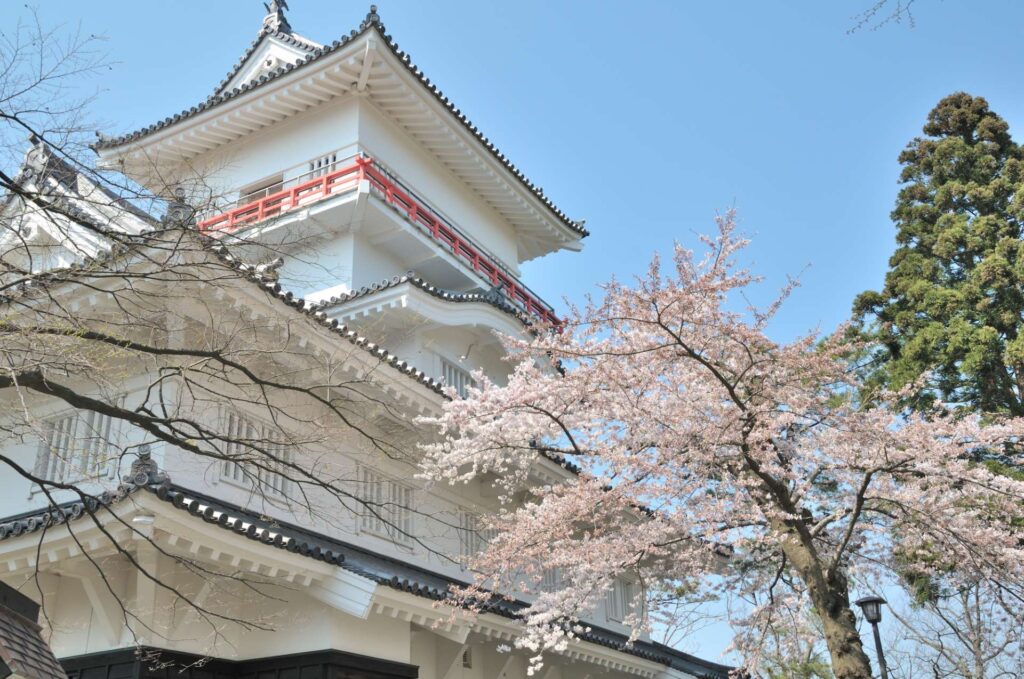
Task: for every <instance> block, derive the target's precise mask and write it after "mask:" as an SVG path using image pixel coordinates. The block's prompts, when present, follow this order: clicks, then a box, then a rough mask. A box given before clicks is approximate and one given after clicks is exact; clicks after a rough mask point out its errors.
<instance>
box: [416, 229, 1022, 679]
mask: <svg viewBox="0 0 1024 679" xmlns="http://www.w3.org/2000/svg"><path fill="white" fill-rule="evenodd" d="M718 227H719V228H718V234H717V236H716V237H715V238H709V239H706V240H705V241H704V242H705V246H706V248H705V250H704V252H703V254H702V255H700V256H697V255H695V254H694V253H693V252H691V251H689V250H686V249H684V248H682V247H677V248H676V250H675V254H674V258H673V260H672V262H671V266H670V267H665V266H663V265H662V263H661V262H660V261H659V260H658V259H657V258H656V259H655V260H654V261H653V263H652V264H651V267H650V270H649V271H648V272H647V274H646V276H645V277H643V278H641V279H638V280H636V281H635V282H633V283H632V284H625V283H621V282H618V281H612V282H610V283H608V284H606V285H605V286H603V290H602V293H603V294H602V296H601V298H600V299H599V300H591V301H590V302H589V303H588V304H587V305H586V306H585V307H584V308H580V309H576V308H574V309H571V310H570V313H569V314H568V317H567V319H566V322H565V324H564V326H563V327H561V328H560V329H559V331H557V332H549V333H541V334H538V335H537V336H535V337H533V338H532V339H529V340H524V339H513V338H506V340H505V341H506V344H507V346H508V350H509V352H510V355H511V357H512V360H514V361H515V369H514V371H513V372H512V374H511V376H510V377H509V379H508V382H507V384H506V385H505V386H500V385H498V384H495V383H493V382H491V381H488V380H487V379H486V377H485V376H483V375H477V376H476V377H477V380H478V382H479V389H478V390H474V392H473V393H472V394H471V395H470V397H469V398H467V399H456V400H454V401H452V402H451V403H450V404H448V405H447V406H446V408H445V411H444V413H443V415H442V416H440V417H439V418H437V419H436V420H434V423H435V424H436V425H437V426H438V427H439V429H440V432H441V434H442V435H443V436H442V437H441V438H440V441H441V442H440V443H437V444H433V445H429V446H427V447H426V459H425V462H424V472H423V473H424V476H425V477H426V478H429V479H432V480H434V481H435V482H442V481H443V482H450V483H461V482H466V481H469V480H470V479H474V478H479V477H481V476H482V475H485V474H486V475H488V477H487V478H489V479H490V478H493V479H496V481H495V483H496V484H498V487H499V489H500V493H501V500H502V503H503V504H502V506H503V509H502V511H501V512H500V513H498V514H497V515H495V516H494V517H492V519H491V521H492V523H493V527H494V528H496V529H497V537H496V538H495V539H494V540H493V541H492V542H491V543H490V545H489V546H488V548H487V549H486V550H485V551H484V552H483V553H482V554H480V556H479V558H477V559H476V561H475V563H474V564H473V567H474V570H475V572H476V573H477V578H476V580H475V582H474V583H473V585H471V586H469V587H466V588H463V589H460V590H458V591H456V592H454V598H455V600H456V601H457V602H458V603H459V604H461V605H463V606H469V607H471V608H477V609H479V608H481V607H482V606H484V605H486V603H487V602H488V601H489V599H491V598H493V597H494V596H497V595H494V594H491V593H492V592H502V593H503V595H504V596H517V595H519V594H526V595H527V599H528V600H529V601H532V603H531V604H530V606H529V607H528V608H527V609H526V611H525V612H524V614H523V617H524V620H525V622H526V631H525V633H524V635H523V636H522V637H521V638H519V639H518V640H517V642H516V643H517V644H518V645H519V646H520V647H522V648H526V649H530V650H531V651H533V652H534V663H533V665H534V667H536V666H538V665H539V664H540V658H541V653H542V652H544V651H558V650H561V649H564V648H565V646H566V644H567V643H568V642H569V640H570V639H572V638H574V637H575V636H577V635H578V634H579V633H580V632H581V631H582V630H583V629H585V628H586V624H585V623H584V622H583V621H584V620H590V619H593V615H594V611H595V610H596V609H597V608H598V607H599V606H600V605H601V603H602V601H603V600H604V598H605V596H606V595H607V593H608V592H609V591H610V589H611V588H612V587H613V582H614V581H615V579H616V578H626V579H628V580H629V581H631V582H633V583H635V584H636V585H637V586H636V587H635V589H634V590H633V591H635V592H636V598H635V600H634V601H633V602H632V607H631V613H630V614H629V615H628V616H626V619H625V620H624V623H625V624H626V625H628V626H629V627H630V628H631V629H632V630H633V635H634V637H636V636H637V635H639V634H641V633H643V632H644V631H647V630H649V629H650V626H651V619H652V618H651V608H652V607H656V608H657V609H658V613H659V614H660V615H662V616H664V615H665V611H666V610H670V609H667V608H666V607H665V606H664V603H665V602H666V601H669V600H671V599H672V598H673V597H676V596H683V595H684V593H685V592H689V591H693V589H694V587H705V588H712V587H713V588H716V589H718V590H719V591H729V592H731V593H732V594H734V595H738V596H741V597H744V598H746V599H747V600H748V601H750V602H752V604H751V605H750V606H749V607H747V608H746V610H745V611H744V612H743V613H742V615H739V616H737V617H735V618H734V619H733V621H732V622H733V624H734V627H735V629H736V639H735V642H734V646H735V648H736V649H737V650H738V652H739V653H740V654H741V655H742V657H743V658H744V662H745V666H746V669H748V670H750V671H754V672H756V671H758V669H759V668H761V667H762V661H763V653H762V651H763V649H764V648H765V647H766V646H765V644H766V643H767V642H766V640H767V639H768V637H769V636H770V635H772V636H773V637H774V638H783V639H785V634H793V635H804V636H806V635H811V636H812V637H813V636H814V635H818V641H823V643H824V644H825V646H826V647H827V649H828V653H829V655H830V656H831V662H832V667H833V672H834V673H835V676H836V677H837V678H838V679H850V678H854V677H856V678H859V679H860V678H862V679H866V678H867V677H870V676H871V670H870V666H869V661H868V657H867V655H866V654H865V652H864V650H863V648H862V645H861V641H860V637H859V635H858V631H857V626H856V619H855V616H854V614H853V612H852V610H851V603H850V602H851V593H850V589H851V587H852V586H853V583H857V584H859V585H861V586H864V587H867V588H871V587H875V586H878V585H880V583H883V582H888V583H892V582H895V581H897V580H896V579H895V578H893V577H892V576H893V574H894V573H895V572H896V569H897V568H900V569H908V568H912V569H915V571H916V572H918V573H925V574H926V573H928V572H929V571H933V572H934V571H937V570H942V572H943V573H944V575H945V576H946V577H950V574H951V573H952V574H953V575H952V576H953V577H956V574H957V573H960V574H962V576H963V577H965V578H968V577H969V578H978V577H981V578H985V579H988V580H991V581H992V582H995V583H998V584H999V586H1001V587H1004V588H1005V590H1006V591H1007V592H1008V593H1009V594H1011V595H1012V596H1017V597H1020V596H1021V594H1022V592H1024V587H1022V585H1024V548H1022V537H1024V535H1022V530H1021V526H1022V525H1024V483H1021V482H1020V481H1016V480H1013V479H1011V478H1007V477H1005V476H1000V475H997V474H994V473H992V472H990V471H989V470H988V469H987V468H986V467H985V466H984V465H982V464H979V463H978V462H977V458H978V452H979V451H981V450H997V451H1000V452H1001V453H1003V454H1005V455H1007V456H1009V457H1010V458H1015V459H1016V461H1017V462H1019V461H1020V457H1019V453H1017V452H1013V451H1014V448H1013V446H1012V444H1013V443H1014V442H1015V441H1017V440H1019V438H1020V437H1021V435H1022V434H1024V423H1022V422H1020V421H1008V422H1002V423H999V424H988V425H984V424H982V423H980V422H979V421H978V420H976V419H972V418H961V419H955V418H953V417H950V416H947V415H946V414H945V413H944V412H942V411H936V412H935V413H931V414H929V415H928V416H922V415H916V414H909V413H905V412H899V411H897V410H896V409H895V407H894V406H893V405H892V404H893V403H894V402H895V401H896V399H895V395H890V394H876V395H874V398H873V399H872V405H871V407H866V405H865V403H864V402H863V400H862V397H861V391H862V390H861V387H862V385H861V384H859V383H858V380H857V375H856V371H855V370H853V369H852V368H853V365H852V359H851V356H855V355H856V349H857V347H852V346H850V345H849V344H847V343H845V342H844V341H842V339H841V338H842V337H843V333H842V331H840V332H837V333H836V334H835V335H833V336H831V337H827V338H824V339H820V338H818V337H815V336H814V335H809V336H807V337H804V338H801V339H799V340H797V341H794V342H791V343H788V344H782V343H778V342H775V341H773V340H772V339H770V337H769V336H768V335H767V333H766V326H767V324H768V323H769V322H770V320H771V319H772V317H773V315H774V314H775V312H776V310H777V308H778V305H779V304H781V302H782V301H783V300H784V298H785V297H786V296H787V295H788V293H789V290H788V289H787V290H786V291H784V294H783V295H781V296H780V299H779V301H778V302H776V303H775V304H772V305H770V306H769V307H767V308H765V309H757V308H749V307H747V308H745V307H744V306H743V305H742V304H741V302H742V300H743V299H744V292H745V290H746V289H748V288H749V287H750V286H751V285H752V284H754V283H756V282H757V279H756V278H755V277H754V276H752V275H751V274H750V273H749V272H747V271H746V270H744V269H742V268H741V267H739V266H738V265H737V264H736V255H737V253H738V252H739V251H740V250H742V248H743V247H744V246H745V245H746V241H744V240H743V239H741V238H739V237H737V236H736V235H735V234H734V221H733V216H732V215H731V214H729V215H726V216H725V217H723V218H721V219H720V220H719V222H718ZM1008 443H1009V444H1011V445H1010V446H1007V444H1008ZM1007 451H1009V452H1007ZM541 456H545V457H547V458H550V459H555V460H565V461H567V462H571V463H572V465H575V466H576V467H577V468H578V470H577V472H578V473H573V474H566V475H564V480H561V481H556V482H553V483H552V482H550V481H547V482H539V481H538V479H537V476H536V474H537V470H538V465H539V464H540V461H539V460H540V458H541ZM1011 461H1013V460H1011ZM545 567H547V568H552V567H553V568H557V569H558V573H559V574H560V578H561V580H562V583H561V586H560V587H558V588H556V591H551V592H541V591H539V582H540V579H541V572H542V569H543V568H545ZM811 612H812V613H813V617H814V618H815V619H817V620H819V621H820V625H796V624H792V621H793V620H795V619H801V620H806V619H807V614H808V613H811ZM780 631H782V632H783V634H782V636H781V637H780ZM800 641H801V640H800V639H793V643H792V646H793V647H794V648H795V647H798V646H799V645H800V644H799V643H798V642H800ZM782 645H783V646H785V645H787V642H785V641H784V642H783V643H782Z"/></svg>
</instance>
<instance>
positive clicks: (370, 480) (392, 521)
mask: <svg viewBox="0 0 1024 679" xmlns="http://www.w3.org/2000/svg"><path fill="white" fill-rule="evenodd" d="M359 499H360V500H362V501H363V503H364V505H363V507H362V508H361V513H360V517H359V529H360V530H361V531H363V532H366V533H373V534H374V535H380V536H382V537H387V538H390V539H391V540H394V541H395V542H398V543H401V544H410V543H412V536H413V509H412V507H413V504H412V503H413V491H412V488H409V487H408V486H406V485H405V484H403V483H400V482H398V481H396V480H394V479H392V478H389V477H387V476H385V475H383V474H381V473H380V472H378V471H377V470H375V469H371V468H369V467H360V469H359Z"/></svg>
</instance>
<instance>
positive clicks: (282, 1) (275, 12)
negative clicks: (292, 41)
mask: <svg viewBox="0 0 1024 679" xmlns="http://www.w3.org/2000/svg"><path fill="white" fill-rule="evenodd" d="M263 6H264V7H266V8H267V16H265V17H263V28H264V29H265V30H268V31H280V32H282V33H291V32H292V27H291V24H289V23H288V19H286V18H285V16H284V11H285V10H286V9H288V0H270V4H269V5H268V4H267V3H263Z"/></svg>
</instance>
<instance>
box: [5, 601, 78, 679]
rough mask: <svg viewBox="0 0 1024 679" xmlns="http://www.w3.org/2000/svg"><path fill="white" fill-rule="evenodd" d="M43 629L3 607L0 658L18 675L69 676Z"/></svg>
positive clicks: (49, 678) (30, 677)
mask: <svg viewBox="0 0 1024 679" xmlns="http://www.w3.org/2000/svg"><path fill="white" fill-rule="evenodd" d="M40 631H41V628H40V627H39V625H38V624H37V623H36V622H35V621H33V620H29V619H28V618H25V617H22V616H20V615H18V614H17V613H15V612H14V611H11V610H10V609H8V608H6V607H4V606H0V659H2V660H3V662H4V663H5V664H6V665H7V667H8V668H9V669H10V670H11V672H12V673H13V674H15V675H17V676H19V677H25V678H26V679H67V676H68V675H67V673H66V672H64V668H63V667H61V664H60V663H59V662H58V661H57V657H56V656H55V655H54V654H53V651H52V650H51V649H50V647H49V645H47V643H46V642H45V641H43V637H42V634H41V633H40Z"/></svg>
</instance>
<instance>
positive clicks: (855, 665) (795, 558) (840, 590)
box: [784, 531, 873, 679]
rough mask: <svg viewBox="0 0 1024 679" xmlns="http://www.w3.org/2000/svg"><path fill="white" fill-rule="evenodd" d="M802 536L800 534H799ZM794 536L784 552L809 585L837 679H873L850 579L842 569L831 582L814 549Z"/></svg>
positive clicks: (809, 591)
mask: <svg viewBox="0 0 1024 679" xmlns="http://www.w3.org/2000/svg"><path fill="white" fill-rule="evenodd" d="M798 532H799V531H798ZM801 537H802V536H800V535H799V534H798V535H793V536H792V537H791V539H790V540H789V541H788V544H787V545H786V547H785V548H784V551H785V553H786V558H787V559H789V561H790V563H792V564H793V566H794V567H795V568H796V570H797V572H798V573H799V574H800V578H801V580H803V582H804V584H806V585H807V591H808V594H809V595H810V597H811V604H812V605H813V606H814V612H815V613H817V614H818V617H819V618H820V619H821V623H822V627H823V628H824V632H825V644H826V645H827V646H828V652H829V655H830V656H831V658H832V674H833V675H835V679H872V676H873V675H872V673H871V661H870V660H869V659H868V656H867V654H866V653H865V652H864V646H863V645H862V644H861V639H860V633H859V632H858V631H857V619H856V617H854V615H853V610H852V609H851V608H850V592H849V587H848V585H847V581H846V576H845V575H844V574H843V573H841V572H840V571H839V570H838V569H837V571H836V573H835V574H834V575H833V576H832V577H831V578H830V577H829V576H828V574H827V572H826V569H825V568H824V566H823V564H822V563H821V561H820V560H819V559H818V556H817V554H816V553H815V551H814V550H813V548H809V547H808V546H807V545H806V544H804V543H803V541H802V540H801Z"/></svg>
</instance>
